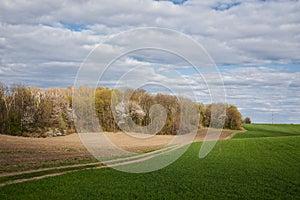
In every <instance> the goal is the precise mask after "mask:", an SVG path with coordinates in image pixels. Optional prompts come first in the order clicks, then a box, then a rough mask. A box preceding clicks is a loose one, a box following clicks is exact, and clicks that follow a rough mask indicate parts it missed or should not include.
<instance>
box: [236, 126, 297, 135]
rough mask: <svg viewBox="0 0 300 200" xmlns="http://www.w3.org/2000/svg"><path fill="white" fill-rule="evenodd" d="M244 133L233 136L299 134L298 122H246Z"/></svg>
mask: <svg viewBox="0 0 300 200" xmlns="http://www.w3.org/2000/svg"><path fill="white" fill-rule="evenodd" d="M244 128H245V129H246V130H247V131H246V132H244V133H241V134H237V135H235V136H234V138H256V137H279V136H295V135H300V124H246V125H244Z"/></svg>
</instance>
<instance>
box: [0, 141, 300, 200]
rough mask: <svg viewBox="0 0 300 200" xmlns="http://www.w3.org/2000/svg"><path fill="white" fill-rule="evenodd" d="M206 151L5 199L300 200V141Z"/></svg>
mask: <svg viewBox="0 0 300 200" xmlns="http://www.w3.org/2000/svg"><path fill="white" fill-rule="evenodd" d="M200 146H201V143H194V144H192V145H191V146H190V148H189V149H188V151H187V152H186V153H185V154H184V155H183V156H182V157H181V158H180V159H178V160H177V161H176V162H174V163H173V164H171V165H170V166H168V167H166V168H163V169H161V170H158V171H155V172H150V173H143V174H130V173H124V172H119V171H116V170H114V169H93V170H83V171H79V172H74V173H69V174H65V175H61V176H58V177H49V178H45V179H42V180H36V181H30V182H25V183H19V184H13V185H7V186H4V187H2V188H1V189H0V199H299V198H300V196H299V194H300V171H299V169H300V151H299V149H300V136H286V137H258V138H253V139H234V140H224V141H219V142H218V143H217V145H216V146H215V148H214V149H213V151H212V152H211V153H210V154H209V155H208V156H207V157H205V158H204V159H199V158H198V153H199V149H200Z"/></svg>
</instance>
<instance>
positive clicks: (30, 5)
mask: <svg viewBox="0 0 300 200" xmlns="http://www.w3.org/2000/svg"><path fill="white" fill-rule="evenodd" d="M299 7H300V2H299V1H292V0H291V1H277V0H270V1H260V0H245V1H236V0H225V1H220V0H204V1H198V0H188V1H186V2H184V3H183V4H178V5H175V4H173V3H172V2H170V1H152V0H120V1H118V2H114V3H112V2H111V1H109V0H101V1H95V0H90V1H83V0H76V1H71V0H66V1H63V2H62V1H57V0H52V1H35V2H28V1H25V0H19V1H15V0H2V1H0V30H1V31H0V54H1V58H0V78H1V81H3V82H7V83H11V82H22V83H25V84H29V85H37V86H40V87H49V86H66V85H71V84H72V83H73V82H74V78H75V75H76V71H77V69H78V67H79V66H80V64H81V62H82V61H83V60H84V59H85V58H86V56H87V55H88V53H89V52H90V51H91V50H92V49H94V48H95V47H96V45H97V44H98V43H100V42H102V41H104V40H105V39H106V38H108V37H109V36H110V35H112V34H118V33H119V32H120V31H126V30H129V29H131V28H137V27H149V26H155V27H162V28H170V29H175V30H177V31H181V32H183V33H185V34H187V35H189V36H191V37H192V38H193V39H195V40H197V41H198V42H200V43H201V44H202V45H203V46H204V48H205V49H206V50H207V51H208V53H209V54H210V55H211V56H212V58H213V60H214V61H215V62H216V63H217V64H219V65H223V64H235V65H240V66H243V67H240V68H237V67H234V68H232V69H231V68H230V69H229V68H228V69H227V68H223V69H222V68H221V71H222V74H223V76H224V82H225V86H226V90H227V94H228V100H229V101H231V102H232V103H234V104H237V105H238V106H239V107H241V109H242V110H244V111H245V113H246V114H248V113H250V112H252V111H253V112H254V111H255V110H259V112H260V113H261V112H263V108H269V107H268V106H273V107H276V109H277V107H280V108H281V109H282V110H286V111H287V110H288V111H289V112H290V113H291V115H292V116H296V115H298V116H299V112H298V110H299V109H298V108H299V104H300V103H299V92H298V91H299V87H300V81H299V80H300V78H299V77H300V74H299V70H294V71H285V70H284V69H279V68H276V67H272V64H274V63H277V64H280V63H281V64H282V63H284V64H286V65H282V66H286V67H289V64H296V65H299V63H300V54H299V52H300V18H299ZM132 37H134V36H132ZM148 39H150V40H153V41H159V39H160V38H159V36H158V35H155V34H154V35H152V37H150V36H148ZM135 41H138V40H135ZM139 42H141V43H142V42H143V38H141V40H139ZM160 42H161V43H162V44H164V45H176V44H178V43H180V41H174V42H172V43H168V44H167V41H166V40H164V39H163V38H161V40H160ZM123 44H124V45H130V38H129V40H127V41H126V40H124V43H123ZM120 48H122V46H112V45H111V44H107V46H106V49H105V51H103V52H106V53H108V54H109V53H111V52H113V53H117V52H118V51H119V49H120ZM182 52H187V53H189V54H192V55H194V56H196V55H197V52H195V50H194V49H193V48H186V49H182ZM160 54H161V52H156V53H154V52H151V53H140V54H138V55H132V57H130V58H127V60H125V61H124V63H123V64H124V66H126V65H128V66H129V65H142V66H152V67H153V68H152V70H150V69H149V70H150V71H145V70H140V71H137V74H136V76H137V77H138V78H142V77H143V76H145V74H147V73H149V74H151V75H152V76H153V78H155V79H156V80H157V81H161V83H164V84H167V83H171V84H173V85H174V86H178V90H179V91H182V93H184V91H185V90H188V88H189V87H190V86H189V84H191V86H192V87H194V90H195V92H196V93H197V94H201V95H204V94H207V88H206V87H205V84H202V83H201V81H202V82H203V80H201V79H199V77H193V76H192V75H190V74H184V75H181V76H187V79H188V81H184V80H178V78H176V76H174V77H171V74H172V73H170V74H169V76H168V72H172V70H173V69H178V68H188V66H187V65H186V63H184V62H181V60H180V59H174V56H170V55H165V56H163V59H162V57H159V55H160ZM153 64H156V68H155V66H153ZM159 64H161V65H159ZM266 64H270V65H268V66H267V67H261V66H263V65H266ZM247 65H252V66H253V65H256V66H260V67H245V66H247ZM126 69H127V68H126V67H123V68H122V69H121V68H120V70H118V71H115V72H114V73H116V75H118V73H119V74H120V73H121V72H122V71H124V70H125V71H126ZM154 69H155V70H154ZM181 81H182V82H181ZM107 83H110V84H112V81H111V79H108V80H107ZM271 91H273V93H272V92H271ZM271 94H272V95H273V96H274V97H275V100H274V98H273V97H272V96H270V95H271ZM207 100H209V98H207ZM268 103H269V104H268ZM255 105H258V106H255ZM251 107H253V109H251ZM254 107H255V108H254ZM293 107H294V108H295V109H293ZM278 109H279V108H278ZM295 110H296V111H297V112H296V111H295ZM256 116H258V114H256ZM260 116H264V115H260ZM284 117H285V118H289V117H288V116H284ZM282 118H283V117H282ZM262 119H263V118H262V117H261V121H262ZM294 119H297V120H298V121H299V117H298V118H297V117H294ZM258 121H259V120H258Z"/></svg>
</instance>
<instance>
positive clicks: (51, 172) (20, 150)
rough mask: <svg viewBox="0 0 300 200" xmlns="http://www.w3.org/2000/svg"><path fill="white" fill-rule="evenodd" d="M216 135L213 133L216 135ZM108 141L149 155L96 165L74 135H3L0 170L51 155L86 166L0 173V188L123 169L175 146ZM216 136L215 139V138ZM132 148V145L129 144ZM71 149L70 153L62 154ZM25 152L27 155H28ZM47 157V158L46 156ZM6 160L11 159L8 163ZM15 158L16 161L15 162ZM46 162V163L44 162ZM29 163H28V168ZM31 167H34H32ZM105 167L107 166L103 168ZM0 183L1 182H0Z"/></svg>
mask: <svg viewBox="0 0 300 200" xmlns="http://www.w3.org/2000/svg"><path fill="white" fill-rule="evenodd" d="M206 131H207V130H201V131H199V133H198V134H197V135H196V137H195V138H194V141H203V139H204V137H205V134H206ZM238 132H241V131H231V130H223V131H222V134H221V136H220V138H219V139H221V140H224V139H230V138H231V137H233V136H234V135H235V134H236V133H238ZM216 133H217V132H216ZM108 134H110V135H109V137H110V139H111V140H112V141H114V142H115V143H117V144H118V145H120V146H121V147H122V148H124V149H126V150H128V151H131V152H141V151H149V152H148V153H143V154H137V155H134V156H128V157H125V158H115V159H111V160H107V161H104V162H102V163H101V162H98V161H96V160H95V159H94V160H93V158H92V156H91V155H90V154H89V153H88V152H87V151H86V149H85V148H84V146H83V145H82V143H81V141H80V139H79V137H78V135H77V134H72V135H69V136H65V137H56V138H22V137H13V136H7V135H0V166H1V163H3V162H4V161H5V162H6V163H7V162H9V161H10V162H11V163H12V165H14V164H16V163H18V162H21V163H23V164H27V163H26V160H28V159H29V160H31V161H32V160H33V161H34V160H37V162H43V160H47V159H49V157H50V159H51V158H52V154H53V153H54V154H57V155H58V156H57V157H58V158H60V159H67V160H68V159H69V158H72V156H75V157H76V156H77V158H78V157H79V158H82V157H83V158H90V162H89V163H80V164H70V165H64V166H56V167H46V168H40V169H33V170H32V169H30V170H22V171H14V172H3V173H0V187H1V186H5V185H8V184H14V183H20V182H25V181H31V180H38V179H42V178H46V177H52V176H58V175H62V174H66V173H70V172H74V171H79V170H84V169H91V168H106V167H108V166H111V167H114V166H120V165H127V164H132V163H136V162H141V161H145V160H148V159H151V158H153V157H154V156H156V155H159V154H162V153H165V152H167V151H172V150H174V149H176V148H178V147H179V146H169V147H164V146H165V144H167V143H168V142H169V141H170V139H172V137H173V136H170V135H167V136H166V135H160V136H158V138H157V139H153V141H152V142H150V143H149V142H148V143H147V145H145V144H144V143H135V145H134V146H126V145H125V144H128V143H130V142H129V141H131V140H132V138H130V137H128V136H124V137H122V134H120V133H108ZM215 136H216V135H215ZM215 136H214V131H212V134H211V137H210V138H212V139H214V137H215ZM131 144H132V143H131ZM69 149H71V150H72V151H71V152H67V153H66V150H69ZM28 152H29V153H28ZM49 155H50V156H49ZM10 158H14V159H11V160H10ZM15 158H16V159H15ZM47 161H48V160H47ZM32 164H33V163H32V162H31V163H30V164H28V165H29V167H30V166H31V165H32ZM34 164H35V163H34ZM107 165H108V166H107ZM1 180H2V181H1Z"/></svg>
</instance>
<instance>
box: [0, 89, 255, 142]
mask: <svg viewBox="0 0 300 200" xmlns="http://www.w3.org/2000/svg"><path fill="white" fill-rule="evenodd" d="M73 89H74V88H72V87H68V88H51V89H40V88H35V87H25V86H23V85H20V84H13V85H10V86H6V85H4V84H0V133H5V134H10V135H20V136H34V137H47V136H52V135H53V134H56V135H63V134H68V133H72V132H76V128H78V127H75V126H74V116H76V114H77V115H78V116H83V117H86V119H87V120H84V123H87V124H83V125H82V126H80V127H90V126H92V123H94V122H92V120H88V119H89V117H90V116H89V115H90V113H89V112H86V110H88V109H87V108H86V106H88V105H90V106H91V104H88V103H87V102H94V104H93V105H92V106H94V110H95V113H96V119H97V123H98V122H99V124H100V126H101V128H102V130H103V131H119V130H120V128H122V129H123V130H124V129H125V130H131V131H132V130H133V131H143V132H145V131H146V132H149V133H152V132H157V131H158V132H159V134H177V133H178V131H179V132H180V133H182V134H184V133H188V132H191V131H192V130H198V129H201V128H204V127H209V126H211V127H213V126H214V124H213V123H211V122H212V121H213V120H212V119H211V116H212V115H211V112H212V108H213V107H214V109H216V108H217V110H218V108H220V110H222V109H225V110H226V117H225V124H224V128H229V129H240V128H241V125H242V116H241V114H240V112H239V111H238V109H237V107H236V106H234V105H228V104H210V105H204V104H202V103H198V102H192V101H191V100H190V99H187V98H183V97H176V96H172V95H168V94H160V93H159V94H155V95H153V94H151V93H149V92H147V91H145V90H142V89H139V90H131V89H127V90H126V91H119V90H116V89H110V88H104V87H97V88H96V89H92V88H88V87H81V88H79V89H78V90H77V91H79V93H80V92H82V94H83V93H86V94H92V95H90V96H86V95H83V98H76V101H79V102H76V105H77V106H78V105H79V107H78V108H76V109H74V108H73V105H72V102H73V95H72V91H73ZM91 90H92V91H93V92H92V93H91ZM124 92H128V93H130V99H129V100H128V101H127V102H125V104H126V105H122V104H120V103H118V104H116V105H114V106H112V102H114V101H115V100H116V99H118V98H119V97H121V96H122V95H124ZM157 105H160V106H157ZM182 105H184V106H182ZM79 108H80V109H79ZM155 109H156V110H155ZM161 110H164V111H165V112H164V114H162V113H161ZM79 112H81V113H79ZM82 112H85V113H82ZM79 114H80V115H79ZM158 114H162V115H161V118H163V120H162V119H158V120H155V119H156V116H155V115H158ZM77 120H78V119H77ZM249 120H250V119H249ZM162 121H163V122H164V123H162ZM78 131H82V130H78Z"/></svg>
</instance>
